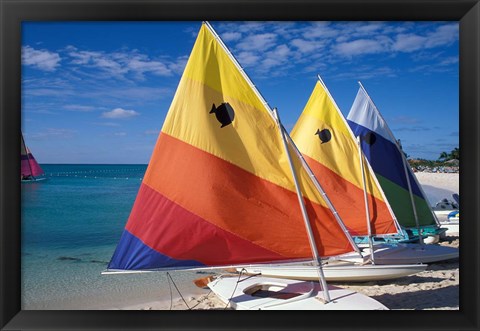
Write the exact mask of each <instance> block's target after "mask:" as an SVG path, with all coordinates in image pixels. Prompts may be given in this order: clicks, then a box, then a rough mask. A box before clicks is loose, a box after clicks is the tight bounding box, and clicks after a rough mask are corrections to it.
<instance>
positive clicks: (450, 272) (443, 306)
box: [107, 173, 460, 310]
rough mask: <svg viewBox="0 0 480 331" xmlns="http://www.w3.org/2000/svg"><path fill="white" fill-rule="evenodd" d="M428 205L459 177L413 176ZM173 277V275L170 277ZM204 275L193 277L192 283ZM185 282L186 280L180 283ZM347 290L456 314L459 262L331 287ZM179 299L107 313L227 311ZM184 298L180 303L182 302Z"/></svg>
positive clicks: (208, 299)
mask: <svg viewBox="0 0 480 331" xmlns="http://www.w3.org/2000/svg"><path fill="white" fill-rule="evenodd" d="M416 176H417V178H418V180H419V182H420V183H421V184H422V186H423V189H424V191H425V194H426V195H427V197H428V199H429V200H430V203H431V204H434V203H435V202H436V201H438V200H440V199H442V198H450V197H451V194H452V193H457V192H459V191H458V189H459V174H454V173H453V174H452V173H416ZM439 244H440V245H444V246H450V247H459V245H460V238H459V234H458V233H452V234H449V235H448V236H446V237H444V238H442V239H441V241H440V243H439ZM173 275H174V274H173ZM203 276H205V274H196V275H192V279H191V281H193V280H194V279H195V278H201V277H203ZM183 282H185V280H184V281H183ZM330 284H331V285H335V286H338V287H343V288H348V289H351V290H354V291H357V292H360V293H363V294H365V295H367V296H370V297H372V298H373V299H375V300H377V301H379V302H381V303H382V304H384V305H385V306H387V307H388V308H389V309H395V310H458V309H459V261H458V259H455V260H449V261H443V262H439V263H433V264H429V265H428V267H427V269H426V270H425V271H423V272H421V273H418V274H415V275H411V276H408V277H403V278H399V279H396V280H388V281H387V280H386V281H376V282H365V283H350V284H347V283H330ZM177 286H178V288H179V290H180V292H181V293H182V296H180V295H179V294H178V292H177V291H176V290H175V287H173V286H172V295H171V297H170V296H169V297H166V298H163V299H162V300H158V301H151V302H144V303H136V304H131V303H128V302H123V303H118V302H117V303H116V304H114V305H112V307H109V308H107V309H121V310H165V309H166V310H169V309H171V310H187V309H216V310H221V309H228V308H227V307H226V305H225V304H224V303H223V302H221V301H220V300H219V299H218V298H217V297H215V295H214V294H213V293H211V292H210V291H209V290H204V289H197V290H198V291H196V292H197V293H196V294H193V295H192V294H190V293H191V292H188V291H186V292H183V291H182V287H183V288H185V286H186V287H188V288H191V283H190V284H185V283H184V284H182V283H178V284H177ZM182 297H183V299H182Z"/></svg>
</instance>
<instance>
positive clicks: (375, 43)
mask: <svg viewBox="0 0 480 331" xmlns="http://www.w3.org/2000/svg"><path fill="white" fill-rule="evenodd" d="M333 50H334V51H335V52H336V53H338V54H340V55H342V56H345V57H351V56H353V55H362V54H374V53H380V52H385V51H386V50H387V49H386V45H384V43H383V42H380V41H379V40H370V39H357V40H354V41H350V42H344V43H339V44H337V45H335V46H334V47H333Z"/></svg>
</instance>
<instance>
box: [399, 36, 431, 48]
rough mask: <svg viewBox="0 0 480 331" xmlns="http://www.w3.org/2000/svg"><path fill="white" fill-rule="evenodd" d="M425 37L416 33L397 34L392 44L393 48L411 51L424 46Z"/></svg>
mask: <svg viewBox="0 0 480 331" xmlns="http://www.w3.org/2000/svg"><path fill="white" fill-rule="evenodd" d="M426 41H427V38H425V37H422V36H419V35H416V34H399V35H397V38H396V41H395V43H394V44H393V50H395V51H399V52H413V51H417V50H419V49H422V48H424V47H425V43H426Z"/></svg>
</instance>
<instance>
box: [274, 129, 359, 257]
mask: <svg viewBox="0 0 480 331" xmlns="http://www.w3.org/2000/svg"><path fill="white" fill-rule="evenodd" d="M282 130H283V131H284V132H285V133H286V132H287V130H285V128H284V127H283V126H282ZM286 137H287V139H288V142H289V143H290V145H292V146H293V147H294V150H295V153H296V154H297V156H298V158H299V159H300V161H301V163H302V166H303V168H304V169H305V171H306V172H307V174H308V176H310V179H311V180H312V182H313V185H314V186H315V188H316V189H317V191H318V192H320V194H321V195H322V198H323V200H325V203H326V204H327V206H328V208H329V209H330V211H331V212H332V214H333V216H334V217H335V219H336V220H337V223H338V225H340V227H341V228H342V230H343V232H344V234H345V236H346V237H347V239H348V241H349V242H350V245H351V246H352V248H353V249H354V250H355V252H357V253H358V254H359V255H360V256H361V257H363V255H362V251H361V250H360V248H359V247H358V245H357V244H356V243H355V241H354V240H353V238H352V236H351V235H350V232H349V231H348V229H347V227H346V226H345V223H343V221H342V219H341V218H340V215H339V214H338V211H337V210H336V209H335V206H334V205H333V203H332V202H331V201H330V198H329V197H328V196H327V193H326V192H325V190H324V189H323V188H322V186H321V185H320V183H319V182H318V179H317V177H315V175H314V174H313V172H312V170H311V169H310V167H309V166H308V164H307V161H305V158H304V157H303V155H302V153H300V151H299V150H298V148H297V146H296V145H295V142H294V141H293V139H292V137H290V136H289V135H286Z"/></svg>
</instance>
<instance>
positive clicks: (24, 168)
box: [20, 135, 45, 179]
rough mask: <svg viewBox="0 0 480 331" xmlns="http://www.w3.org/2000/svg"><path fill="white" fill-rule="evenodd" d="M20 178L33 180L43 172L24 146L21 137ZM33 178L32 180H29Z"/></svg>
mask: <svg viewBox="0 0 480 331" xmlns="http://www.w3.org/2000/svg"><path fill="white" fill-rule="evenodd" d="M20 162H21V168H20V178H21V179H34V178H35V177H38V176H42V175H44V174H45V173H44V171H43V170H42V168H41V167H40V165H39V164H38V162H37V161H36V160H35V158H34V157H33V155H32V153H31V152H30V150H29V149H28V147H27V146H26V145H25V141H24V140H23V135H22V142H21V145H20ZM31 177H33V178H31Z"/></svg>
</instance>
